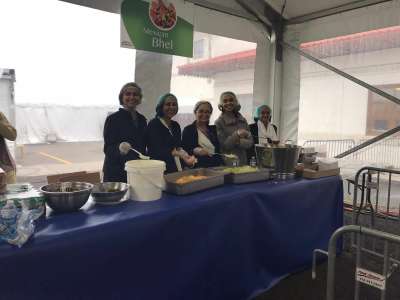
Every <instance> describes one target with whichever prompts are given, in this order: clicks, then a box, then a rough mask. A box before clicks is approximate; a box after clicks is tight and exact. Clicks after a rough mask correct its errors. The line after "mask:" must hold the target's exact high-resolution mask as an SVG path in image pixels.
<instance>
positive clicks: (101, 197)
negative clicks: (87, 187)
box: [92, 182, 129, 204]
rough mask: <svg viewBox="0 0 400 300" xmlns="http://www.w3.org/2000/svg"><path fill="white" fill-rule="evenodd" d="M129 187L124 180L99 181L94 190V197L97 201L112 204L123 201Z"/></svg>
mask: <svg viewBox="0 0 400 300" xmlns="http://www.w3.org/2000/svg"><path fill="white" fill-rule="evenodd" d="M128 189H129V184H127V183H124V182H103V183H98V184H96V185H95V186H94V188H93V190H92V197H93V200H94V201H95V202H96V203H100V204H112V203H117V202H119V201H121V199H122V198H123V197H124V196H125V194H126V192H127V191H128Z"/></svg>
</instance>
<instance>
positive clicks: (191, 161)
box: [172, 148, 197, 167]
mask: <svg viewBox="0 0 400 300" xmlns="http://www.w3.org/2000/svg"><path fill="white" fill-rule="evenodd" d="M172 155H173V156H177V157H179V158H180V159H182V160H183V161H184V162H185V164H186V165H188V166H190V167H193V166H194V165H195V164H196V163H197V159H196V157H194V156H193V155H189V154H188V153H187V152H186V151H185V150H183V149H182V148H178V149H174V150H172Z"/></svg>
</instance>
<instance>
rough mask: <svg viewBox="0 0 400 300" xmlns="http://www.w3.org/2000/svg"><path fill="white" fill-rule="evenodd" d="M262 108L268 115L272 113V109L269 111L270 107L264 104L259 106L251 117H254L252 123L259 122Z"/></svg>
mask: <svg viewBox="0 0 400 300" xmlns="http://www.w3.org/2000/svg"><path fill="white" fill-rule="evenodd" d="M264 108H266V109H268V111H269V114H271V113H272V109H271V107H269V106H268V105H266V104H264V105H260V106H259V107H257V109H256V111H255V112H254V115H253V117H254V121H256V122H257V121H258V120H260V117H261V111H262V110H263V109H264Z"/></svg>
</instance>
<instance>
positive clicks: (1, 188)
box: [0, 168, 7, 193]
mask: <svg viewBox="0 0 400 300" xmlns="http://www.w3.org/2000/svg"><path fill="white" fill-rule="evenodd" d="M6 189H7V175H6V172H4V171H3V169H2V168H0V193H5V192H6Z"/></svg>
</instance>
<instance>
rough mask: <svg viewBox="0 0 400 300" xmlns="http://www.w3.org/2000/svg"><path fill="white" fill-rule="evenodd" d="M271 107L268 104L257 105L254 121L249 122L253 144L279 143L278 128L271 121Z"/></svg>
mask: <svg viewBox="0 0 400 300" xmlns="http://www.w3.org/2000/svg"><path fill="white" fill-rule="evenodd" d="M271 118H272V109H271V108H270V107H269V106H268V105H261V106H259V107H257V109H256V111H255V113H254V122H255V123H253V124H250V131H251V134H252V135H253V138H254V142H255V144H261V145H266V144H279V138H278V128H277V127H276V125H274V124H272V123H271Z"/></svg>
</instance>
